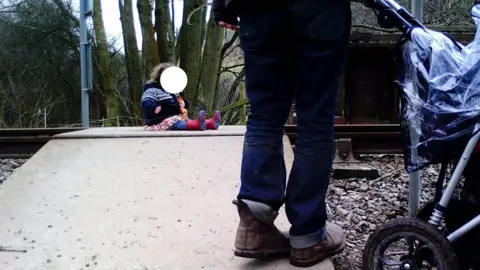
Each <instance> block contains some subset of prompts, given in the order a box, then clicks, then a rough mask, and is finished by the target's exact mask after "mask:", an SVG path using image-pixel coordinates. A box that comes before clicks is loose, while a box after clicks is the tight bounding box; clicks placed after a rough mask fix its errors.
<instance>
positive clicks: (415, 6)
mask: <svg viewBox="0 0 480 270" xmlns="http://www.w3.org/2000/svg"><path fill="white" fill-rule="evenodd" d="M412 15H413V17H415V19H417V20H418V21H419V22H423V0H412Z"/></svg>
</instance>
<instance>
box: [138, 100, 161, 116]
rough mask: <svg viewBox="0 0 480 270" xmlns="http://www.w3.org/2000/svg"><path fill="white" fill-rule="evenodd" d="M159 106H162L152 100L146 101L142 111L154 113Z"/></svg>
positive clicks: (143, 103)
mask: <svg viewBox="0 0 480 270" xmlns="http://www.w3.org/2000/svg"><path fill="white" fill-rule="evenodd" d="M158 106H160V104H159V103H158V102H155V101H153V100H151V99H144V100H142V104H141V107H142V110H143V111H144V112H149V113H154V111H155V108H156V107H158Z"/></svg>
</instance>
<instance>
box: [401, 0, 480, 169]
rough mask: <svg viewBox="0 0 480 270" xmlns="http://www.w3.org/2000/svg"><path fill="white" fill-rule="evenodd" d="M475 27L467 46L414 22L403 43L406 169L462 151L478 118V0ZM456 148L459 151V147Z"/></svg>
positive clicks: (479, 107)
mask: <svg viewBox="0 0 480 270" xmlns="http://www.w3.org/2000/svg"><path fill="white" fill-rule="evenodd" d="M471 11H472V18H473V20H474V21H475V24H476V25H477V33H476V35H475V38H474V40H473V42H472V43H470V44H468V45H467V46H464V45H461V44H460V43H457V42H455V41H454V40H452V39H451V38H449V37H448V36H446V35H444V34H442V33H439V32H435V31H432V30H428V29H427V30H425V29H421V28H416V29H414V30H413V31H412V33H411V35H410V37H409V39H408V41H407V42H406V43H404V44H403V48H402V53H403V55H402V57H403V61H404V63H403V70H402V72H401V78H399V80H398V81H397V83H398V84H399V86H400V88H401V89H402V93H403V94H402V109H401V111H402V128H403V130H404V132H405V137H406V142H407V143H406V145H407V147H406V148H405V155H404V158H405V169H406V170H407V172H412V171H416V170H419V169H421V168H423V167H425V166H427V165H430V164H433V163H439V162H442V161H446V160H448V159H450V158H453V157H456V156H457V155H458V154H461V152H462V151H463V149H464V147H465V146H466V142H467V141H468V139H469V138H470V137H471V136H472V134H473V133H474V132H476V131H477V129H478V128H477V126H476V123H477V122H479V119H480V75H479V74H480V33H479V29H480V28H479V27H478V26H479V25H478V24H479V23H480V5H476V6H474V7H473V8H472V10H471ZM459 151H460V152H459Z"/></svg>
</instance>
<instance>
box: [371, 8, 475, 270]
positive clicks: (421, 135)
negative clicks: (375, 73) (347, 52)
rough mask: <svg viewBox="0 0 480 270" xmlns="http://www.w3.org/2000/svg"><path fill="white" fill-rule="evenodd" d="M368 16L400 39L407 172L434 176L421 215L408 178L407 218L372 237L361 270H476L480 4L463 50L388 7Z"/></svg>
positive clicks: (400, 10) (399, 82) (413, 182)
mask: <svg viewBox="0 0 480 270" xmlns="http://www.w3.org/2000/svg"><path fill="white" fill-rule="evenodd" d="M373 9H374V11H375V12H376V14H377V17H378V22H379V24H380V26H381V27H384V28H398V29H399V30H400V31H401V32H402V33H403V35H402V38H401V40H400V42H399V47H400V48H401V49H400V50H399V52H400V54H399V57H398V59H399V62H401V65H399V66H400V68H399V72H398V73H399V78H398V80H397V85H398V86H399V90H400V93H401V95H400V96H401V102H400V105H401V110H400V111H401V116H402V117H401V119H402V121H401V127H402V131H403V133H404V135H405V136H404V138H405V148H404V162H405V169H406V171H407V172H408V173H415V172H419V171H420V170H422V169H423V168H425V167H426V166H430V165H434V164H435V165H437V166H438V165H440V170H439V173H438V179H437V181H436V183H435V194H434V195H433V196H432V197H433V198H431V199H430V200H429V201H428V202H426V203H425V204H424V205H422V206H421V207H420V209H416V208H417V207H416V205H418V204H419V198H418V194H419V193H420V183H419V182H420V179H416V178H411V180H410V183H409V186H410V192H409V193H410V194H409V205H410V207H409V208H410V210H409V212H410V213H409V217H402V218H396V219H392V220H389V221H387V222H385V223H384V224H383V225H381V226H379V227H378V228H377V229H376V230H375V231H374V232H373V233H372V234H371V235H370V237H369V239H368V240H367V243H366V245H365V247H364V250H363V258H362V259H363V262H362V268H363V269H365V270H377V269H405V270H409V269H436V270H440V269H442V270H453V269H455V270H456V269H480V226H479V225H480V146H479V145H480V144H479V138H480V132H479V131H480V75H479V74H480V30H479V29H480V28H479V27H478V26H479V24H480V3H479V1H477V2H476V3H475V4H474V5H473V7H472V9H471V14H472V19H473V20H474V21H475V24H476V25H477V33H476V35H475V38H474V40H473V42H471V43H470V44H468V45H463V44H461V43H459V42H457V41H455V40H454V39H453V38H451V37H450V36H449V35H447V34H443V33H440V32H437V31H433V30H430V29H427V28H426V27H425V26H424V25H422V24H421V23H420V22H418V21H417V20H416V19H414V18H413V16H412V15H411V14H410V13H409V12H408V11H406V10H405V9H404V8H403V7H401V6H400V5H399V4H398V3H396V2H395V1H393V0H376V1H375V2H374V4H373ZM449 168H450V170H449ZM448 176H449V177H448ZM477 178H479V179H477ZM446 179H449V180H448V181H445V180H446ZM412 193H415V194H417V195H414V196H412ZM412 205H413V206H414V207H412ZM399 240H402V241H403V242H402V241H400V243H398V244H397V243H395V242H396V241H399ZM394 243H395V244H394ZM392 246H393V248H392V250H388V249H389V248H390V247H392Z"/></svg>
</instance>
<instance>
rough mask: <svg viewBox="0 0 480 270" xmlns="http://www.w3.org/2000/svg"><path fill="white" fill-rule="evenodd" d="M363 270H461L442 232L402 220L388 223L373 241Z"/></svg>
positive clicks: (372, 236)
mask: <svg viewBox="0 0 480 270" xmlns="http://www.w3.org/2000/svg"><path fill="white" fill-rule="evenodd" d="M402 240H403V241H402ZM362 268H363V269H364V270H383V269H399V270H400V269H405V270H413V269H416V270H417V269H418V270H420V269H422V270H423V269H432V270H433V269H435V270H436V269H443V270H458V263H457V257H456V254H455V251H454V250H453V248H452V246H451V245H450V242H449V241H448V240H447V238H446V237H445V236H444V235H443V234H442V233H441V232H440V231H438V230H437V229H435V228H434V227H432V226H431V225H430V224H429V223H427V222H425V221H422V220H420V219H417V218H398V219H393V220H390V221H387V222H386V223H385V224H383V225H382V226H381V227H379V228H377V230H375V232H374V233H373V234H372V235H371V236H370V237H369V239H368V241H367V243H366V245H365V248H364V250H363V265H362Z"/></svg>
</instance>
